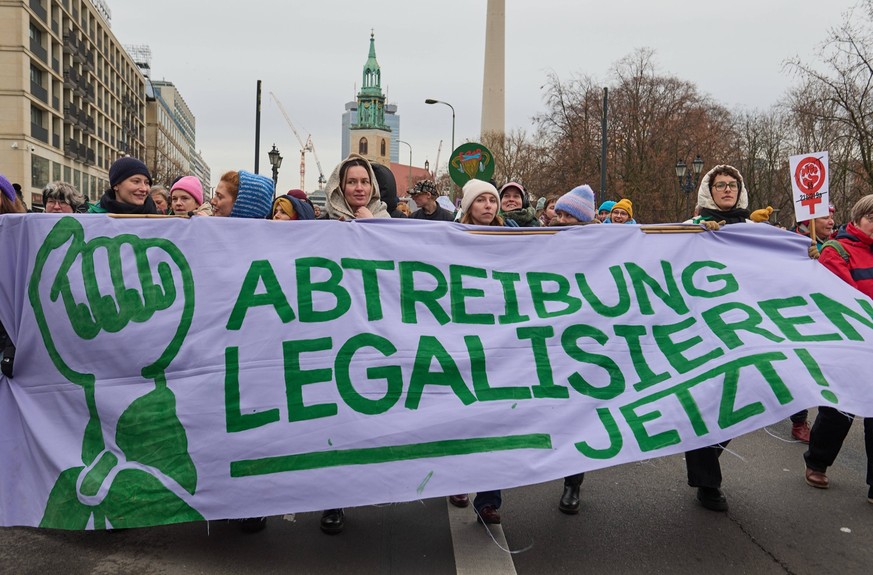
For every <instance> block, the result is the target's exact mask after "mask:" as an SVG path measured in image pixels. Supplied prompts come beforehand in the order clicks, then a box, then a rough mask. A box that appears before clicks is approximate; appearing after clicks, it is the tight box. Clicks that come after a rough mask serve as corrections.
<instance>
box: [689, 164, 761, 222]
mask: <svg viewBox="0 0 873 575" xmlns="http://www.w3.org/2000/svg"><path fill="white" fill-rule="evenodd" d="M724 168H731V169H732V170H736V172H737V175H739V182H740V190H739V194H737V204H736V205H735V206H734V208H739V209H742V210H745V209H748V207H749V190H748V189H747V188H746V181H745V180H744V179H743V175H742V174H741V173H740V171H739V170H737V169H736V168H735V167H733V166H731V165H728V164H719V165H717V166H715V167H713V168H712V169H711V170H709V171H708V172H706V175H704V176H703V179H701V180H700V187H699V188H698V189H697V205H698V206H700V207H701V208H706V209H709V210H715V211H722V210H720V208H719V207H718V206H717V205H715V201H714V200H713V199H712V194H711V193H710V191H709V180H710V178H711V177H712V174H713V172H715V171H717V170H719V169H724Z"/></svg>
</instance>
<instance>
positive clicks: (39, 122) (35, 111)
mask: <svg viewBox="0 0 873 575" xmlns="http://www.w3.org/2000/svg"><path fill="white" fill-rule="evenodd" d="M30 123H31V124H33V125H34V126H39V127H40V128H45V113H44V112H43V111H42V110H40V109H39V108H37V107H36V106H31V107H30Z"/></svg>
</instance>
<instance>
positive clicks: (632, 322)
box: [0, 214, 873, 529]
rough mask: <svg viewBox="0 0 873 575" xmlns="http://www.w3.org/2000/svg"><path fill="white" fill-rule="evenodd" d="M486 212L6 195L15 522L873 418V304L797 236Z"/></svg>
mask: <svg viewBox="0 0 873 575" xmlns="http://www.w3.org/2000/svg"><path fill="white" fill-rule="evenodd" d="M492 229H493V228H492ZM468 230H469V228H468V227H465V226H462V225H459V224H444V223H430V222H416V221H386V220H383V221H375V220H370V221H361V222H332V221H329V222H292V223H288V222H265V221H250V220H232V219H224V218H192V219H191V220H184V219H166V220H154V219H150V220H146V219H113V218H109V217H106V216H82V217H78V218H74V217H57V216H52V215H48V214H45V215H36V214H29V215H14V216H3V217H2V218H0V245H3V246H14V248H11V249H7V250H6V251H5V254H4V257H3V258H2V261H0V321H2V322H3V324H4V325H5V326H6V327H7V329H8V331H9V333H10V335H11V336H12V338H13V340H14V341H15V342H16V344H17V346H18V352H17V356H16V365H15V376H14V378H13V379H6V378H2V379H0V461H2V462H3V465H2V466H0V524H2V525H34V526H36V525H39V526H43V527H55V528H64V529H104V528H109V527H114V528H119V527H133V526H144V525H159V524H167V523H174V522H181V521H192V520H200V519H220V518H236V517H254V516H264V515H275V514H282V513H289V512H303V511H313V510H320V509H326V508H333V507H340V506H343V507H350V506H355V505H365V504H373V503H385V502H399V501H410V500H415V499H419V498H426V497H436V496H442V495H447V494H453V493H464V492H469V491H475V490H486V489H496V488H509V487H514V486H521V485H526V484H532V483H538V482H542V481H548V480H552V479H555V478H559V477H563V476H565V475H569V474H572V473H578V472H580V471H587V470H593V469H598V468H603V467H607V466H612V465H617V464H621V463H627V462H632V461H638V460H641V459H648V458H652V457H659V456H664V455H669V454H674V453H678V452H682V451H685V450H688V449H692V448H696V447H701V446H705V445H710V444H713V443H716V442H718V441H720V440H724V439H727V438H731V437H736V436H738V435H741V434H743V433H746V432H749V431H752V430H755V429H758V428H760V427H762V426H766V425H769V424H771V423H773V422H775V421H778V420H780V419H782V418H784V417H787V416H788V415H789V414H791V413H794V412H796V411H798V410H800V409H802V408H805V407H810V406H814V405H819V404H824V405H832V406H837V407H839V408H840V409H842V410H845V411H848V412H851V413H856V414H859V415H873V398H871V396H870V394H869V393H868V392H867V390H866V387H867V386H866V383H865V382H866V367H865V366H866V363H867V361H868V359H867V358H868V357H869V348H870V341H871V339H873V303H871V300H870V299H868V298H867V297H866V296H863V295H862V294H860V293H859V292H857V291H855V290H854V289H852V288H851V287H849V286H848V285H846V284H845V283H844V282H842V281H840V280H839V279H838V278H836V277H834V276H833V275H832V274H830V273H829V272H828V271H827V270H826V269H824V268H823V267H821V266H820V265H819V264H818V263H817V262H815V261H813V260H810V259H808V257H807V253H806V251H807V249H806V247H807V246H806V240H805V239H804V238H802V237H800V236H798V235H796V234H790V233H787V232H784V231H781V230H778V229H775V228H772V227H769V226H763V225H756V224H738V225H734V226H729V227H728V228H725V229H723V230H720V231H717V232H705V233H694V234H691V233H688V234H682V233H669V234H667V233H664V234H644V233H641V230H640V228H639V227H638V226H609V225H601V226H580V227H575V228H569V229H566V230H563V231H560V232H559V233H555V234H535V235H529V234H525V233H524V232H523V231H521V232H518V233H509V234H502V235H494V234H471V233H468ZM676 481H677V483H682V482H684V478H682V477H677V478H676Z"/></svg>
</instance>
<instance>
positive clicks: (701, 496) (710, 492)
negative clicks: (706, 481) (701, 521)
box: [697, 487, 728, 511]
mask: <svg viewBox="0 0 873 575" xmlns="http://www.w3.org/2000/svg"><path fill="white" fill-rule="evenodd" d="M697 500H698V501H700V504H701V505H703V506H704V507H705V508H707V509H709V510H710V511H727V509H728V504H727V497H725V496H724V493H722V490H721V489H719V488H718V487H698V488H697Z"/></svg>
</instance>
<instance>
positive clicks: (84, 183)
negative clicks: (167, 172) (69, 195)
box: [0, 0, 146, 209]
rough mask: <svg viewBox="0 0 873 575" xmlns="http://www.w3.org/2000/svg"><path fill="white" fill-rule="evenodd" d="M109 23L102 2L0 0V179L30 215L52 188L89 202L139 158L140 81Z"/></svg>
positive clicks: (141, 126) (143, 93) (141, 128)
mask: <svg viewBox="0 0 873 575" xmlns="http://www.w3.org/2000/svg"><path fill="white" fill-rule="evenodd" d="M110 23H111V13H110V11H109V8H108V6H107V5H106V3H105V2H104V1H103V0H16V1H13V0H0V172H2V173H3V174H5V175H6V176H7V177H8V178H9V179H10V180H11V181H13V182H18V183H20V184H21V187H22V191H23V193H24V198H25V202H26V203H27V204H28V205H29V206H33V207H34V208H36V209H39V208H40V207H41V201H42V197H41V193H40V192H41V190H42V188H43V186H45V184H46V183H48V182H50V181H54V180H65V181H68V182H70V183H71V184H73V185H74V186H75V187H76V188H78V189H80V190H81V191H82V192H84V193H85V195H86V196H87V197H88V198H89V200H91V201H96V200H97V199H98V198H99V197H100V195H101V194H102V193H103V191H104V190H105V189H106V188H107V187H108V170H109V166H110V165H111V164H112V162H113V161H115V160H116V159H117V158H119V157H121V156H124V155H130V156H134V157H138V158H142V159H144V158H145V152H146V139H145V137H146V125H145V120H146V113H145V109H146V89H145V82H146V79H145V77H144V76H143V75H142V73H141V72H140V71H139V69H138V68H137V66H136V64H135V63H134V61H133V59H132V58H131V57H130V55H129V54H128V53H127V52H126V51H125V49H124V47H123V46H122V44H121V43H120V42H119V41H118V39H117V38H116V37H115V36H114V35H113V33H112V30H111V24H110Z"/></svg>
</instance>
